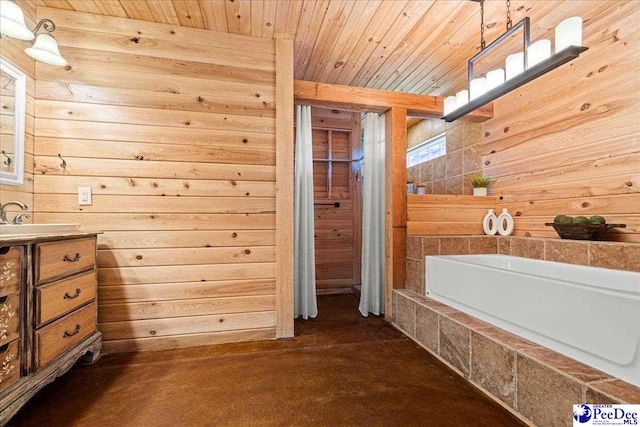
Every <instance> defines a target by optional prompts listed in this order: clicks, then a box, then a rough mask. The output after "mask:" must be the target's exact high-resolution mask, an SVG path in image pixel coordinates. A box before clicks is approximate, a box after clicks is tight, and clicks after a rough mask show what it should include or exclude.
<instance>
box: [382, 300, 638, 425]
mask: <svg viewBox="0 0 640 427" xmlns="http://www.w3.org/2000/svg"><path fill="white" fill-rule="evenodd" d="M393 299H394V301H393V303H394V308H395V310H394V325H395V326H396V327H398V328H399V329H401V330H402V331H403V332H404V333H405V334H406V335H408V336H409V337H411V338H412V339H414V340H415V341H416V342H418V343H419V344H421V345H422V346H423V347H424V348H426V349H427V350H429V351H430V352H431V353H433V354H435V355H436V356H438V357H439V358H440V359H442V360H443V361H445V362H446V363H447V364H449V365H450V366H451V367H452V368H453V369H454V370H455V371H457V372H458V373H459V374H460V375H462V376H464V377H465V378H467V379H468V380H469V381H471V382H472V383H473V384H475V385H476V386H478V387H480V388H481V389H483V390H484V391H485V392H487V393H488V394H489V395H491V396H493V397H494V398H495V399H496V400H497V401H499V402H501V403H502V404H503V405H504V406H505V407H508V408H510V409H511V410H512V411H514V412H515V413H517V414H519V415H520V416H522V417H524V418H526V419H527V420H529V421H530V422H532V423H533V424H535V425H538V426H554V427H555V426H570V425H572V422H571V421H572V418H571V408H572V406H571V405H573V404H575V403H640V389H639V388H637V387H634V386H633V385H631V384H628V383H625V382H624V381H621V380H618V379H615V378H613V377H611V376H609V375H608V374H605V373H603V372H600V371H598V370H596V369H593V368H591V367H589V366H586V365H584V364H582V363H580V362H577V361H575V360H573V359H570V358H568V357H565V356H563V355H561V354H559V353H556V352H554V351H551V350H549V349H547V348H544V347H541V346H539V345H537V344H535V343H533V342H531V341H527V340H525V339H523V338H520V337H518V336H516V335H513V334H511V333H509V332H506V331H504V330H502V329H499V328H496V327H494V326H492V325H489V324H488V323H485V322H482V321H480V320H478V319H476V318H474V317H472V316H469V315H467V314H465V313H462V312H460V311H458V310H456V309H454V308H452V307H449V306H447V305H445V304H442V303H440V302H437V301H434V300H432V299H431V298H428V297H426V296H422V295H418V294H416V293H414V292H412V291H410V290H406V289H398V290H394V293H393Z"/></svg>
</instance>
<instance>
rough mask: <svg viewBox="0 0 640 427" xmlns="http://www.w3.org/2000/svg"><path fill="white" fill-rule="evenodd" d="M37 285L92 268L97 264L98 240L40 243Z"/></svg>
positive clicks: (37, 251)
mask: <svg viewBox="0 0 640 427" xmlns="http://www.w3.org/2000/svg"><path fill="white" fill-rule="evenodd" d="M36 253H37V256H38V261H39V262H38V264H37V268H36V283H43V282H47V281H50V280H52V279H57V278H61V277H66V276H70V275H72V274H74V273H77V272H79V271H83V270H87V269H89V268H92V267H93V266H94V265H95V263H96V240H95V239H94V238H89V239H75V240H63V241H59V242H49V243H39V244H38V245H37V246H36Z"/></svg>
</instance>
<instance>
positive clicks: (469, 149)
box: [407, 119, 482, 194]
mask: <svg viewBox="0 0 640 427" xmlns="http://www.w3.org/2000/svg"><path fill="white" fill-rule="evenodd" d="M442 132H446V138H447V154H446V155H444V156H441V157H438V158H436V159H433V160H430V161H427V162H424V163H421V164H419V165H416V166H413V167H411V168H409V169H407V180H409V181H414V182H415V183H416V184H426V186H427V193H428V194H472V193H473V189H472V187H471V184H470V180H471V177H473V176H475V175H481V174H482V157H481V151H480V143H481V141H482V129H481V125H480V124H479V123H471V122H464V121H455V122H453V123H447V124H445V123H444V122H443V121H442V120H431V119H426V120H423V121H421V122H419V123H418V124H416V125H415V126H413V127H411V128H409V130H408V131H407V139H408V146H409V148H411V147H413V146H415V145H417V144H419V143H421V142H423V141H425V140H428V139H430V138H432V137H434V136H437V135H439V134H440V133H442Z"/></svg>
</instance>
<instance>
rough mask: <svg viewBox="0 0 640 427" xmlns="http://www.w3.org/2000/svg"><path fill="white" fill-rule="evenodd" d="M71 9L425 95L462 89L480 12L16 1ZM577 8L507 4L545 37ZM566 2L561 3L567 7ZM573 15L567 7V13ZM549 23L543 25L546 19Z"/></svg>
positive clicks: (308, 71)
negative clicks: (231, 39) (231, 43)
mask: <svg viewBox="0 0 640 427" xmlns="http://www.w3.org/2000/svg"><path fill="white" fill-rule="evenodd" d="M20 3H21V4H28V5H30V6H46V7H52V8H59V9H67V10H76V11H79V12H88V13H94V14H102V15H109V16H117V17H123V18H131V19H139V20H144V21H151V22H159V23H165V24H171V25H180V26H187V27H195V28H204V29H208V30H213V31H221V32H229V33H236V34H245V35H251V36H257V37H265V38H273V37H280V36H285V37H291V38H294V40H295V78H296V79H301V80H310V81H317V82H323V83H334V84H341V85H349V86H360V87H369V88H377V89H385V90H395V91H404V92H411V93H421V94H430V95H448V94H451V93H454V92H456V91H457V90H460V89H461V88H463V87H464V86H466V61H467V60H468V59H469V58H470V57H471V56H473V55H474V54H475V53H476V52H478V50H479V45H480V40H479V38H480V34H479V32H480V13H479V5H478V3H476V2H473V1H468V0H461V1H454V0H357V1H354V0H21V1H20ZM559 3H564V5H563V6H564V7H563V8H562V9H564V11H565V12H567V13H570V14H569V15H567V16H571V14H572V13H573V12H577V13H579V9H580V8H581V7H582V6H581V5H580V4H581V3H589V2H577V1H569V2H559V1H546V0H544V1H543V0H525V1H523V0H513V1H512V2H511V16H512V20H513V22H514V23H515V22H518V21H519V20H520V19H522V17H524V16H525V14H526V15H527V16H530V17H531V18H532V24H533V28H532V33H533V35H534V36H535V35H536V33H543V32H545V31H549V29H551V31H552V29H553V27H554V26H555V25H556V24H557V23H558V22H559V21H560V20H561V19H564V18H565V17H567V16H559V14H558V13H557V7H558V4H559ZM567 4H568V5H567ZM572 9H573V10H572ZM547 18H549V19H547ZM485 24H486V30H485V38H486V39H487V42H490V41H492V40H494V39H495V38H496V37H497V36H499V35H500V34H502V33H503V32H504V30H505V25H506V6H505V3H504V2H502V1H489V2H486V5H485Z"/></svg>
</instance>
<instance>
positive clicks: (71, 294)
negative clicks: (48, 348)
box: [36, 270, 96, 327]
mask: <svg viewBox="0 0 640 427" xmlns="http://www.w3.org/2000/svg"><path fill="white" fill-rule="evenodd" d="M95 298H96V272H95V270H91V271H90V272H88V273H84V274H80V275H78V276H73V277H70V278H67V279H63V280H59V281H57V282H53V283H49V284H47V285H43V286H39V287H37V288H36V327H40V326H41V325H43V324H45V323H47V322H49V321H51V320H54V319H56V318H58V317H60V316H62V315H63V314H66V313H69V312H71V311H73V310H75V309H76V308H78V307H80V306H83V305H85V304H86V303H88V302H90V301H93V300H94V299H95Z"/></svg>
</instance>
